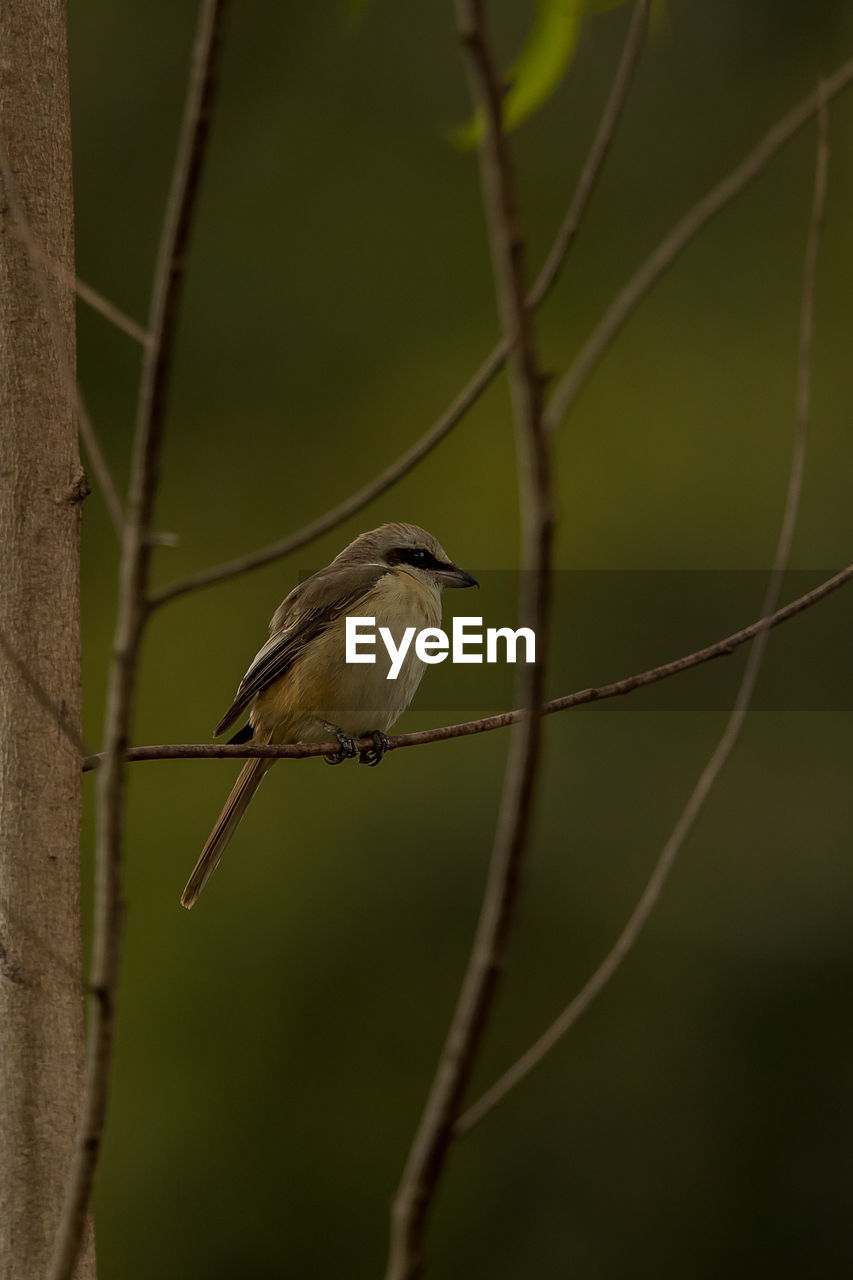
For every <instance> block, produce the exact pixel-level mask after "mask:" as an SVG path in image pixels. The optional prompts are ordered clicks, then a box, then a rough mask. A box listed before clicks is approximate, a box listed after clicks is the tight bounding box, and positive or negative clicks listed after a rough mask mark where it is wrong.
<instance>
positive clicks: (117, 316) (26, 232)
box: [13, 222, 148, 347]
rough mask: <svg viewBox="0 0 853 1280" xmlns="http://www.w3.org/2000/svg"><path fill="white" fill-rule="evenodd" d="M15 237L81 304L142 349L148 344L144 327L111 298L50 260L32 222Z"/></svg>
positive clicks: (15, 231)
mask: <svg viewBox="0 0 853 1280" xmlns="http://www.w3.org/2000/svg"><path fill="white" fill-rule="evenodd" d="M13 234H14V235H16V236H17V237H18V239H19V240H21V242H22V243H23V245H24V246H25V248H26V250H27V254H28V255H29V258H30V262H38V263H39V264H40V265H41V266H42V267H44V269H45V270H46V271H47V272H48V273H49V274H50V275H51V276H53V278H54V279H55V280H59V281H60V283H61V284H64V285H65V286H66V287H67V288H70V289H73V290H74V292H75V293H76V294H77V297H78V298H79V299H80V301H81V302H85V303H86V305H87V306H89V307H91V308H92V310H93V311H97V312H98V313H99V314H100V315H102V316H103V317H104V319H105V320H109V322H110V324H113V325H115V327H116V328H117V329H121V331H122V332H123V333H126V334H127V335H128V337H130V338H133V339H134V340H135V341H136V342H138V343H140V345H141V346H143V347H144V346H145V344H146V343H147V341H148V334H147V333H146V331H145V329H143V327H142V325H141V324H137V322H136V321H135V320H134V319H133V318H132V317H131V316H129V315H126V314H125V312H124V311H122V310H121V308H120V307H117V306H116V304H115V303H114V302H110V300H109V298H105V297H104V295H103V294H102V293H98V291H97V289H93V288H92V286H91V285H90V284H86V281H85V280H81V279H80V277H79V276H75V275H74V273H73V271H67V270H66V268H65V267H63V265H62V263H60V262H57V261H56V260H55V259H54V258H51V256H50V254H49V253H47V252H46V250H45V248H44V246H43V245H41V244H39V242H38V240H36V238H35V236H34V235H33V233H32V230H31V228H30V226H29V223H23V224H22V223H19V222H16V225H15V227H14V228H13Z"/></svg>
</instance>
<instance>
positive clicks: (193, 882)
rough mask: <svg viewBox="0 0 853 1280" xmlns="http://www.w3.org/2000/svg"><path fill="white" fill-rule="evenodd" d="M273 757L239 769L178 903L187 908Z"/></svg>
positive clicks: (196, 895)
mask: <svg viewBox="0 0 853 1280" xmlns="http://www.w3.org/2000/svg"><path fill="white" fill-rule="evenodd" d="M272 764H275V761H274V760H260V759H259V760H248V761H247V762H246V764H245V765H244V766H243V768H242V770H241V771H240V776H239V777H238V779H237V781H236V782H235V784H234V788H233V790H232V792H231V794H230V796H229V797H228V799H227V800H226V801H225V807H224V808H223V810H222V812H221V813H220V815H219V817H218V818H217V819H216V825H215V827H214V828H213V830H212V831H211V833H210V835H209V836H208V837H207V843H206V844H205V846H204V848H203V849H202V851H201V853H200V854H199V859H198V862H197V863H196V864H195V866H194V867H193V872H192V875H191V876H190V878H189V880H188V881H187V884H186V888H185V889H184V891H183V893H182V894H181V905H182V906H184V907H187V908H189V907H191V906H192V905H193V903H194V902H195V900H196V898H197V897H198V895H199V894H200V893H201V891H202V889H203V888H204V886H205V885H206V884H207V882H208V880H209V879H210V877H211V876H212V875H213V873H214V871H215V870H216V868H217V867H218V866H219V859H220V858H221V857H222V855H223V853H224V852H225V847H226V845H227V844H228V841H229V840H230V839H231V837H232V836H233V834H234V832H235V831H236V830H237V825H238V823H239V822H240V819H241V818H242V817H243V814H244V813H245V812H246V809H247V808H248V806H249V801H250V800H251V798H252V796H253V795H254V794H255V792H256V791H257V789H258V787H259V786H260V785H261V781H262V780H263V776H264V774H265V773H266V771H267V769H269V767H270V765H272Z"/></svg>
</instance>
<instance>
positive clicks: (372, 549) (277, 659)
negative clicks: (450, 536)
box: [181, 524, 477, 907]
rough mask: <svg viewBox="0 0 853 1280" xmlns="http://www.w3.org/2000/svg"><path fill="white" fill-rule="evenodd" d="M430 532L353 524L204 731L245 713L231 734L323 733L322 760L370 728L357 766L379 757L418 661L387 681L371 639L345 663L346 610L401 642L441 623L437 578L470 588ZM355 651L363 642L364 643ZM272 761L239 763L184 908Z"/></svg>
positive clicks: (265, 737)
mask: <svg viewBox="0 0 853 1280" xmlns="http://www.w3.org/2000/svg"><path fill="white" fill-rule="evenodd" d="M476 585H477V580H476V578H473V577H472V576H471V574H470V573H466V572H465V570H464V569H459V568H457V566H456V565H455V564H453V563H452V561H451V560H449V559H448V556H447V552H446V551H445V550H444V548H443V547H442V546H441V545H440V543H438V542H437V541H436V540H435V538H433V537H432V535H431V534H429V533H427V532H426V530H425V529H420V528H419V527H418V526H417V525H416V524H383V525H380V527H379V528H378V529H373V530H371V531H370V532H369V533H363V534H361V535H360V537H358V538H356V539H355V541H354V542H351V543H350V544H349V546H348V547H345V548H344V550H343V551H342V552H341V553H340V555H338V556H335V559H334V560H333V561H332V563H331V564H329V565H327V566H326V568H325V569H320V570H319V572H318V573H315V574H313V575H312V577H310V578H308V579H306V581H305V582H302V583H300V584H299V586H298V587H295V588H294V590H293V591H291V593H290V595H289V596H287V598H286V599H285V600H284V601H283V603H282V604H280V605H279V607H278V609H276V611H275V614H274V615H273V619H272V622H271V623H270V638H269V640H268V641H267V642H266V644H265V645H264V646H263V648H262V649H260V650H259V652H258V653H257V654H256V656H255V659H254V661H253V663H252V665H251V666H250V667H249V670H248V671H247V672H246V674H245V676H244V677H243V679H242V681H241V683H240V687H239V688H238V690H237V696H236V697H235V699H234V701H233V702H232V703H231V706H230V707H229V708H228V710H227V711H226V713H225V715H224V716H223V717H222V719H221V720H220V722H219V724H218V725H217V726H216V729H215V731H214V736H215V737H218V736H219V735H220V734H222V733H224V732H225V730H226V729H230V727H231V726H232V725H233V724H235V723H236V721H238V720H239V719H240V718H241V717H242V716H243V714H244V712H245V711H246V710H248V712H249V723H248V724H247V725H246V726H245V727H244V728H243V729H241V730H240V731H239V732H238V733H236V734H235V735H234V737H233V738H231V741H232V742H248V741H254V742H263V743H267V742H325V741H327V740H328V739H329V738H330V737H336V738H337V740H338V743H339V744H340V749H339V750H338V751H337V752H336V753H335V755H334V756H329V757H327V759H328V760H329V762H330V763H332V764H338V763H340V761H341V760H344V759H348V758H351V757H352V756H354V755H356V754H357V752H356V748H355V744H354V741H353V739H355V738H364V737H370V738H372V739H373V744H374V745H373V748H372V749H371V750H370V751H369V752H367V753H366V755H364V756H362V763H365V764H378V763H379V761H380V760H381V759H382V756H383V755H384V753H385V749H386V747H387V741H388V740H387V738H386V736H385V735H386V733H387V731H388V729H390V728H391V725H392V724H393V723H394V721H395V720H396V719H397V718H398V716H400V715H401V714H402V712H403V711H405V709H406V707H407V706H408V705H409V703H410V702H411V700H412V698H413V697H414V694H415V690H416V689H417V687H418V685H419V684H420V681H421V677H422V675H423V673H424V663H423V662H422V661H421V660H420V658H418V657H417V655H416V654H415V650H414V645H410V647H409V649H408V651H407V652H406V656H405V658H404V659H403V663H402V667H401V669H400V672H399V674H398V676H397V678H396V679H395V680H389V679H388V678H387V676H388V671H389V667H390V658H389V656H388V653H387V650H386V651H385V652H383V649H382V647H381V646H378V645H377V647H376V651H375V656H376V662H375V663H357V664H353V663H347V662H346V661H345V631H346V618H347V617H371V618H375V620H376V621H375V626H376V628H377V630H378V628H379V627H387V628H388V629H389V631H390V632H391V635H392V636H393V639H394V643H395V645H397V646H399V644H400V641H401V639H402V635H403V632H404V631H405V629H406V628H407V627H414V628H415V629H416V631H420V630H422V629H423V628H425V627H437V626H438V624H439V623H440V621H441V591H442V588H443V587H474V586H476ZM362 652H364V651H362ZM274 763H275V761H274V760H271V759H255V760H249V761H247V762H246V764H245V765H244V767H243V769H242V771H241V773H240V776H239V778H238V779H237V782H236V783H235V785H234V789H233V790H232V792H231V794H230V796H229V797H228V799H227V801H226V802H225V807H224V809H223V810H222V812H221V813H220V815H219V817H218V818H217V820H216V825H215V826H214V828H213V830H212V831H211V833H210V835H209V837H208V839H207V843H206V844H205V846H204V848H203V849H202V851H201V855H200V856H199V860H198V862H197V863H196V865H195V867H194V869H193V873H192V875H191V876H190V878H189V880H188V881H187V886H186V888H185V889H184V892H183V894H182V895H181V902H182V903H183V905H184V906H185V907H191V906H192V905H193V903H194V902H195V900H196V898H197V897H198V895H199V894H200V893H201V891H202V889H203V888H204V886H205V885H206V884H207V882H208V880H209V879H210V877H211V875H212V874H213V872H214V871H215V870H216V867H217V866H218V864H219V859H220V858H221V857H222V854H223V851H224V850H225V846H226V845H227V844H228V841H229V840H230V839H231V837H232V836H233V834H234V831H235V829H236V827H237V824H238V823H239V821H240V819H241V818H242V816H243V814H244V813H245V812H246V808H247V806H248V804H249V801H250V800H251V798H252V796H253V795H254V794H255V792H256V791H257V789H258V786H259V785H260V782H261V779H262V778H263V776H264V774H265V773H266V772H267V770H268V769H269V767H270V765H272V764H274Z"/></svg>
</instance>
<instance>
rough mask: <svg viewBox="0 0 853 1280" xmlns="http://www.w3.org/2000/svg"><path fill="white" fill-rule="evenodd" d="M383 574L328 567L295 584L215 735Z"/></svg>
mask: <svg viewBox="0 0 853 1280" xmlns="http://www.w3.org/2000/svg"><path fill="white" fill-rule="evenodd" d="M387 572H388V569H387V566H385V565H379V564H377V565H358V566H355V567H353V568H342V567H341V566H340V565H328V566H327V568H325V569H321V570H320V571H319V573H315V574H313V575H312V577H310V578H307V579H306V580H305V582H301V583H300V584H299V586H298V587H294V589H293V591H291V593H290V595H289V596H287V598H286V599H285V600H284V601H283V602H282V603H281V604H280V605H279V607H278V609H276V611H275V614H274V615H273V620H272V622H271V623H270V631H271V633H272V634H271V635H270V638H269V640H267V642H266V644H265V645H264V646H263V648H261V649H259V650H258V652H257V654H256V655H255V658H254V660H253V662H252V665H251V666H250V667H249V670H248V671H247V672H246V674H245V675H244V677H243V679H242V680H241V681H240V687H239V688H238V690H237V694H236V697H235V698H234V701H233V702H232V703H231V706H230V707H229V708H228V710H227V711H226V712H225V715H224V716H223V717H222V719H221V720H220V721H219V724H218V725H217V726H216V729H215V730H214V737H216V738H218V737H219V735H220V734H222V733H225V731H226V729H230V728H231V726H232V725H233V724H234V723H235V722H236V721H237V720H239V719H240V717H241V715H242V714H243V712H244V711H245V710H246V708H247V707H248V706H249V704H250V703H251V702H253V701H254V699H255V698H256V697H257V696H258V694H259V693H261V692H262V691H263V690H264V689H266V688H267V687H268V686H269V685H271V684H272V683H273V681H275V680H280V679H281V677H282V676H283V675H284V674H285V672H286V671H287V670H288V669H289V668H290V667H291V666H292V665H293V663H294V662H295V660H296V659H297V657H298V656H299V654H300V653H301V652H302V649H303V647H304V646H305V645H306V644H308V643H309V641H311V640H313V639H315V638H316V637H317V636H319V635H321V634H322V632H323V631H325V629H326V627H328V626H329V625H330V624H331V623H332V622H334V621H335V619H336V618H340V617H341V616H342V615H344V614H347V613H350V612H352V611H354V610H356V609H357V608H358V605H359V603H360V602H361V601H362V600H363V599H364V597H365V596H366V595H367V594H368V592H370V591H372V589H373V588H374V587H375V585H376V583H377V582H378V581H379V579H380V578H381V577H382V575H383V574H385V573H387Z"/></svg>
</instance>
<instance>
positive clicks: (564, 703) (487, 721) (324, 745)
mask: <svg viewBox="0 0 853 1280" xmlns="http://www.w3.org/2000/svg"><path fill="white" fill-rule="evenodd" d="M851 580H853V564H851V565H848V566H847V568H846V569H842V570H841V571H840V573H836V574H834V575H833V576H832V577H831V578H827V580H826V581H825V582H822V583H820V585H819V586H817V587H814V588H813V589H812V590H811V591H807V592H806V593H805V594H804V595H801V596H797V598H796V599H795V600H792V601H791V602H790V604H786V605H784V606H783V607H782V608H781V609H777V610H776V612H775V613H773V614H771V616H770V617H769V618H764V617H763V616H762V617H761V618H759V620H758V621H757V622H752V623H750V625H749V626H748V627H743V628H742V630H740V631H735V632H733V634H732V635H730V636H726V637H725V638H724V639H722V640H717V641H716V642H715V643H714V644H709V645H706V646H705V648H704V649H697V650H695V652H693V653H687V654H684V656H683V657H681V658H675V659H674V660H673V661H672V662H665V663H663V665H662V666H659V667H652V668H650V669H649V670H648V671H641V672H639V673H638V674H637V675H633V676H626V677H625V678H624V679H622V680H615V681H614V682H613V683H612V684H604V685H599V686H598V687H597V688H594V689H579V690H578V692H577V693H567V694H564V696H563V697H562V698H553V699H552V700H551V701H550V702H545V703H543V704H542V715H543V716H551V715H555V714H556V713H557V712H559V711H569V710H570V709H571V708H572V707H582V706H585V705H587V704H588V703H590V702H604V701H605V700H606V699H607V698H624V697H625V696H626V695H628V694H630V693H633V692H634V690H635V689H644V688H646V687H647V686H648V685H652V684H658V683H659V681H661V680H668V679H669V678H670V677H671V676H677V675H680V674H681V673H682V671H690V670H692V668H693V667H698V666H701V665H702V663H703V662H714V661H715V660H716V659H717V658H727V657H728V656H729V655H730V654H732V653H734V652H735V650H736V649H739V648H740V647H741V645H744V644H748V643H749V641H750V640H754V639H755V637H756V636H757V635H758V634H759V632H761V631H763V630H765V628H767V629H771V628H773V627H778V626H781V625H782V623H783V622H788V620H789V619H790V618H795V617H796V616H797V614H799V613H803V612H804V611H805V610H806V609H810V608H812V606H813V605H816V604H818V603H819V602H820V601H821V600H825V599H826V597H827V596H829V595H832V593H833V592H834V591H838V590H839V588H840V587H843V586H844V585H845V584H846V583H848V582H850V581H851ZM523 715H524V712H523V711H520V710H518V711H502V712H500V714H498V715H494V716H485V717H484V718H483V719H481V720H465V721H463V722H462V723H460V724H448V725H442V726H441V727H440V728H435V729H419V730H417V731H416V732H415V733H401V734H397V735H396V736H394V737H392V738H389V740H388V750H389V751H399V750H401V749H402V748H404V747H423V746H428V745H429V744H430V743H432V742H447V741H448V740H449V739H450V738H468V737H472V736H473V735H475V734H480V733H491V732H492V731H493V730H494V729H507V728H509V726H510V725H513V724H518V722H519V720H520V719H521V718H522V716H523ZM357 744H358V747H359V750H361V751H366V750H368V748H370V747H371V746H373V745H374V744H373V741H372V739H370V738H359V739H358V740H357ZM338 746H339V744H338V743H336V742H288V743H269V744H267V745H264V746H259V745H256V744H255V743H252V742H246V743H241V744H240V745H233V746H232V745H231V744H229V743H225V742H223V743H217V742H210V743H209V742H190V743H162V744H159V745H154V746H146V747H128V749H127V750H126V751H125V753H124V759H125V761H126V762H127V763H129V764H132V763H133V762H134V761H138V760H250V759H253V758H254V757H256V756H263V757H264V758H266V759H269V760H307V759H313V758H314V757H315V756H327V755H329V754H330V753H331V752H333V751H336V750H337V749H338ZM103 759H104V757H103V756H102V755H94V756H87V758H86V759H85V760H84V761H83V771H84V773H87V772H89V771H90V770H92V769H97V768H99V767H100V765H101V763H102V762H103Z"/></svg>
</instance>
